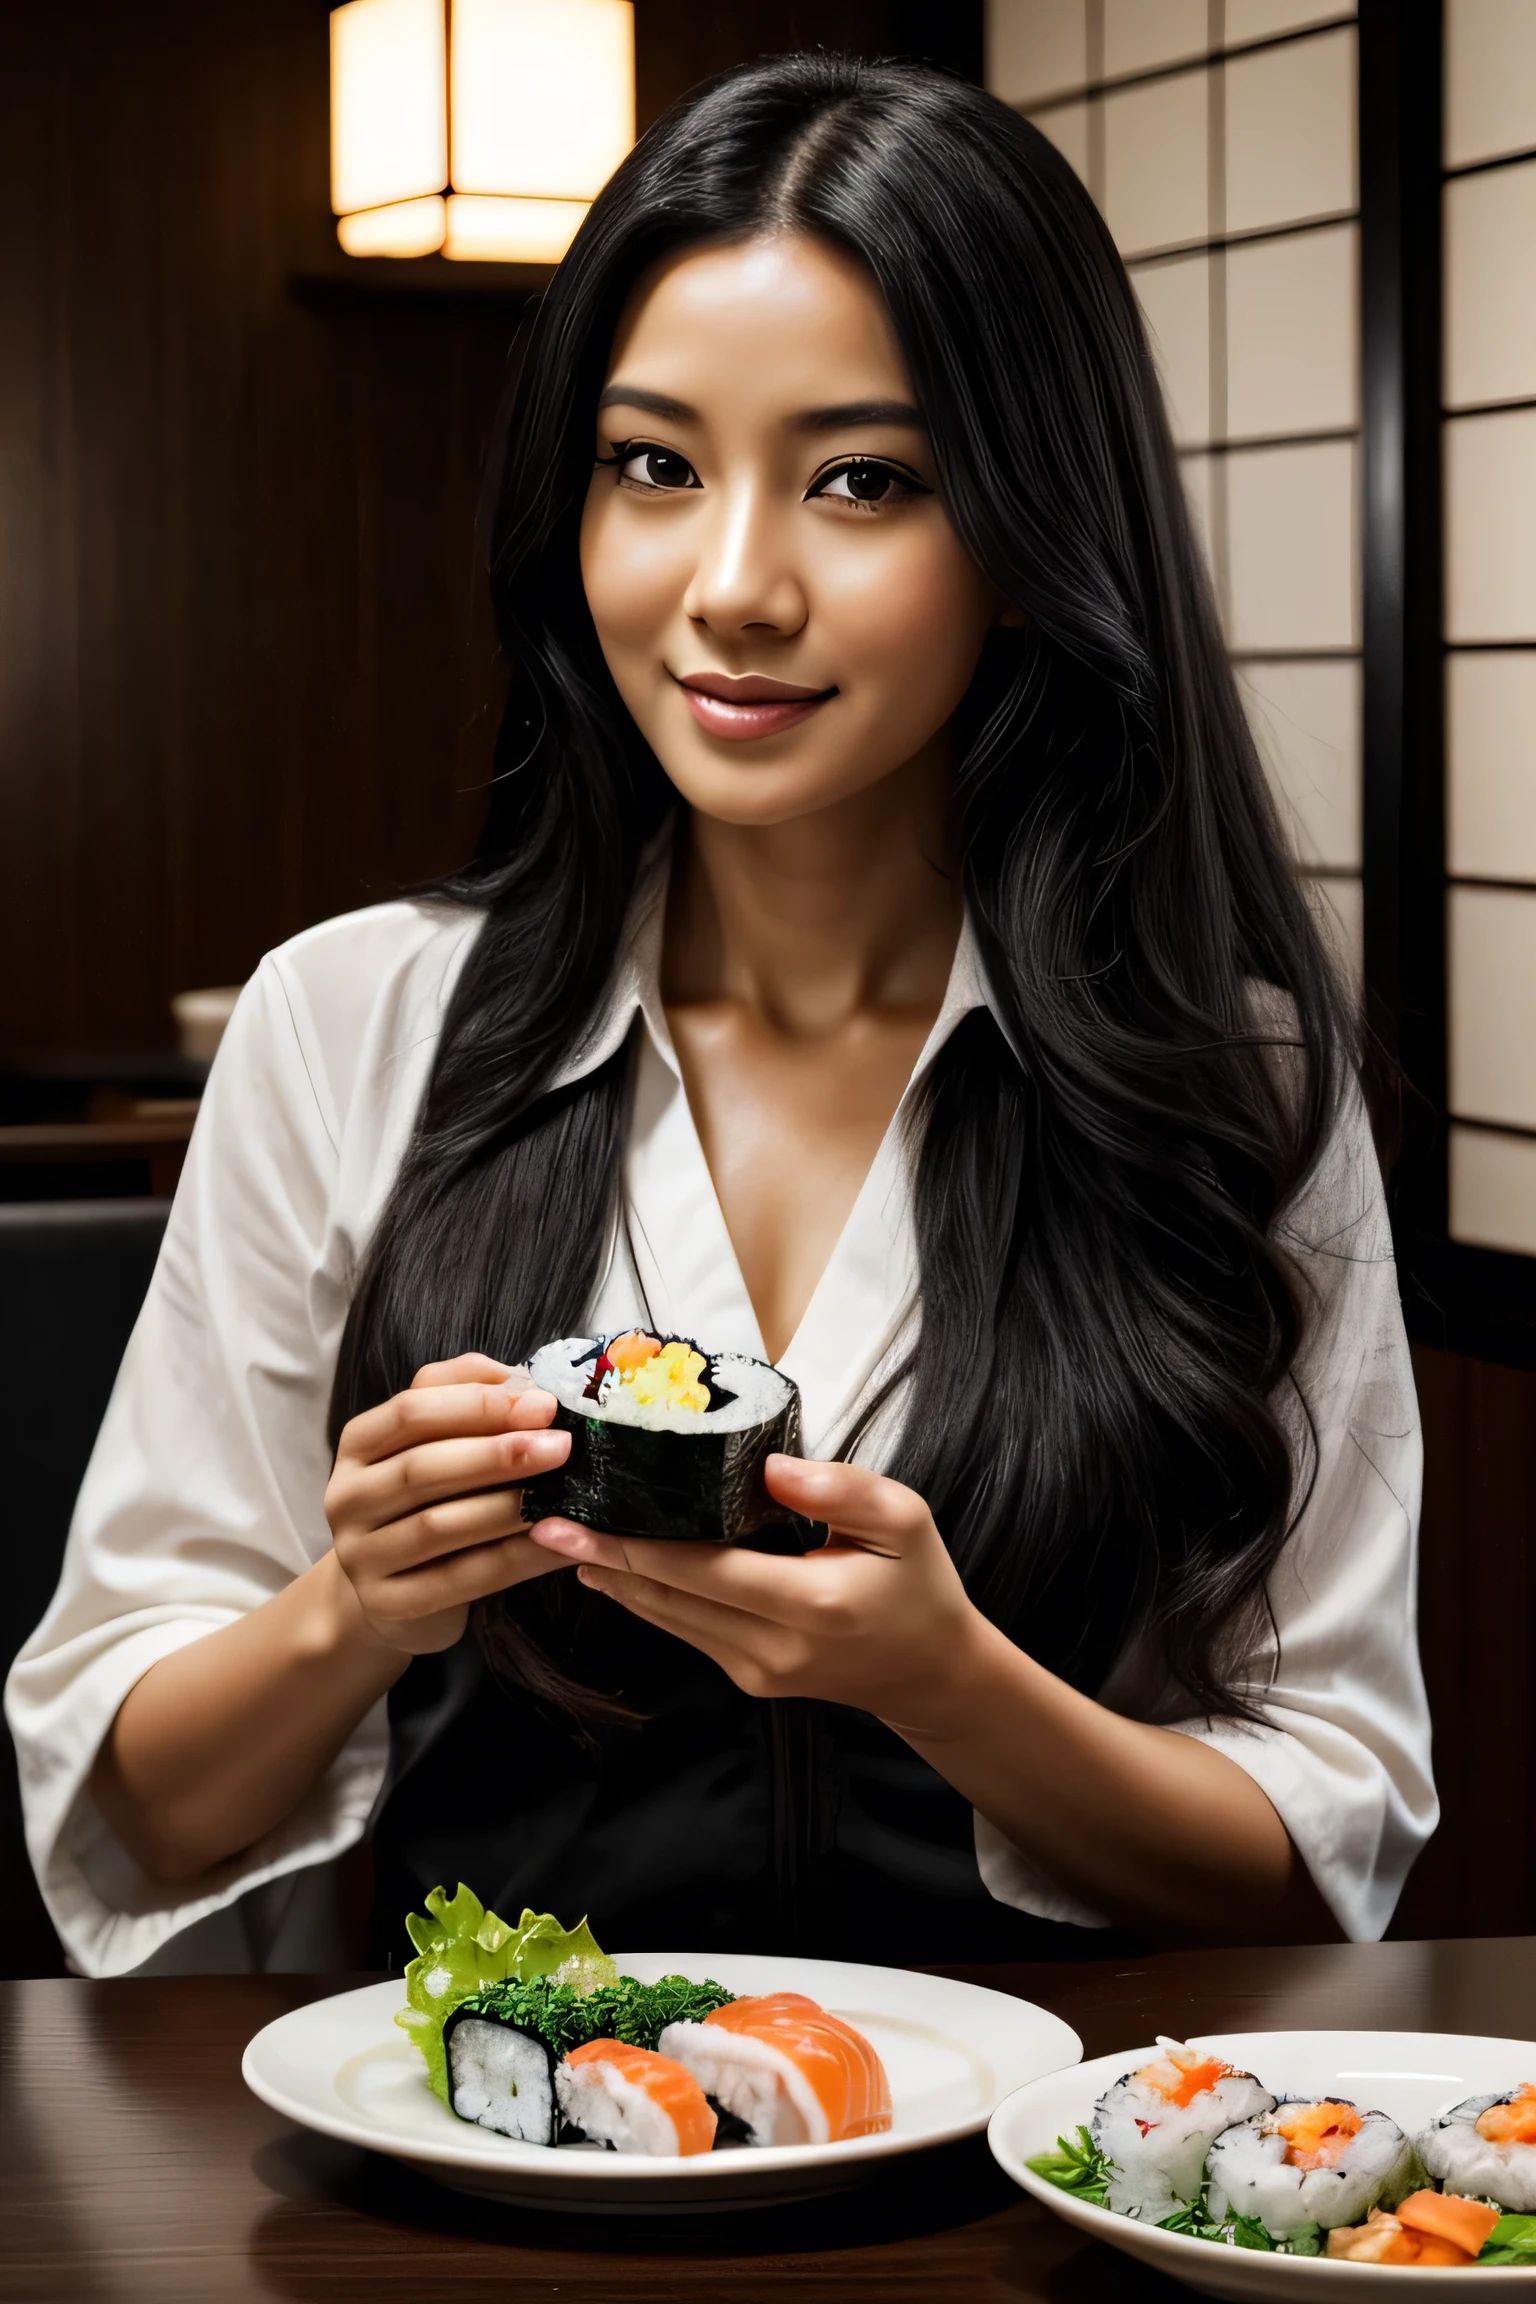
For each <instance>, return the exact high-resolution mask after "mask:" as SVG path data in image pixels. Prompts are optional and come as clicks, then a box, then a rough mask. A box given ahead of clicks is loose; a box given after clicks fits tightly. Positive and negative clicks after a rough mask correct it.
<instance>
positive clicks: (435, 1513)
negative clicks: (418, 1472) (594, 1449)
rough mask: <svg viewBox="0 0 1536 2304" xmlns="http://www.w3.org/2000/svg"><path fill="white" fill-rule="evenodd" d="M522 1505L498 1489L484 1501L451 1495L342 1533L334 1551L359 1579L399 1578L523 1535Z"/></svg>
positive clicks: (509, 1490) (511, 1494) (516, 1496)
mask: <svg viewBox="0 0 1536 2304" xmlns="http://www.w3.org/2000/svg"><path fill="white" fill-rule="evenodd" d="M523 1532H524V1530H523V1504H522V1497H521V1495H520V1493H519V1491H518V1490H517V1489H516V1488H496V1489H492V1490H490V1491H489V1492H488V1493H487V1494H485V1495H482V1496H455V1497H451V1498H449V1499H448V1500H447V1501H446V1502H444V1503H441V1504H429V1505H428V1506H427V1507H426V1508H425V1510H424V1511H421V1512H412V1513H410V1514H409V1515H408V1516H407V1517H406V1518H405V1519H403V1520H391V1521H389V1522H388V1523H387V1524H386V1525H385V1526H384V1527H382V1528H369V1529H365V1530H358V1531H354V1530H349V1529H345V1528H344V1529H342V1530H341V1531H340V1532H339V1534H338V1535H337V1537H336V1539H335V1541H336V1548H337V1551H338V1552H339V1553H340V1555H341V1558H342V1562H343V1564H344V1565H346V1566H349V1567H351V1568H352V1569H353V1570H354V1571H355V1572H356V1573H357V1574H358V1575H363V1576H369V1577H378V1576H398V1575H400V1574H402V1573H403V1572H404V1571H405V1570H407V1569H410V1568H419V1567H422V1566H424V1565H425V1564H426V1563H427V1562H428V1561H431V1560H440V1559H442V1558H444V1557H445V1555H446V1554H448V1553H450V1552H463V1551H467V1550H469V1549H471V1548H472V1547H473V1546H474V1545H476V1544H489V1543H491V1542H493V1541H497V1540H499V1539H500V1538H501V1537H503V1536H512V1535H522V1534H523Z"/></svg>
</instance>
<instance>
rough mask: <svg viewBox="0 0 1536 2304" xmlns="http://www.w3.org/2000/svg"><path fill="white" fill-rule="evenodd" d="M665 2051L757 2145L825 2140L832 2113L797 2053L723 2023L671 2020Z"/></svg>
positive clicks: (661, 2042) (661, 2046)
mask: <svg viewBox="0 0 1536 2304" xmlns="http://www.w3.org/2000/svg"><path fill="white" fill-rule="evenodd" d="M656 2046H657V2049H658V2051H659V2053H660V2054H661V2055H663V2056H673V2057H675V2058H676V2059H677V2061H678V2063H679V2064H684V2065H686V2066H687V2068H688V2070H689V2071H690V2072H691V2073H692V2074H693V2076H694V2078H695V2080H697V2082H698V2084H699V2086H700V2087H701V2088H702V2089H703V2091H704V2093H705V2095H706V2096H712V2097H713V2098H714V2100H715V2102H716V2103H717V2104H718V2105H719V2106H720V2108H721V2110H722V2111H724V2112H729V2113H731V2114H733V2115H734V2117H735V2118H736V2119H738V2120H741V2121H744V2122H745V2124H746V2127H747V2129H748V2131H749V2141H750V2142H751V2143H753V2144H825V2142H826V2141H827V2136H828V2134H829V2128H828V2123H827V2115H826V2112H825V2110H824V2109H823V2106H822V2103H821V2100H820V2098H819V2097H818V2096H817V2094H816V2091H815V2089H814V2088H813V2087H812V2086H811V2084H810V2082H809V2081H808V2080H807V2079H806V2077H805V2074H804V2073H803V2072H802V2071H801V2069H800V2067H799V2065H798V2064H797V2063H796V2062H795V2060H794V2058H793V2057H792V2056H788V2055H786V2054H785V2052H784V2050H783V2049H782V2048H775V2047H774V2045H773V2043H772V2042H771V2041H769V2040H756V2039H753V2038H751V2037H750V2036H749V2035H748V2034H746V2033H744V2032H731V2031H728V2030H727V2029H726V2027H725V2026H724V2025H723V2024H686V2023H678V2024H669V2025H668V2026H667V2028H666V2030H665V2031H664V2032H663V2033H662V2035H661V2038H660V2039H659V2040H658V2041H657V2043H656Z"/></svg>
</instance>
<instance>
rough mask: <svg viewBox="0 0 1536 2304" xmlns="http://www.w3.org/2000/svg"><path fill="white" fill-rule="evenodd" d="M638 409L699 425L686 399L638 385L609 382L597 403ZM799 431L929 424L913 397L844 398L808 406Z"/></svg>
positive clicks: (916, 427) (917, 427) (797, 425)
mask: <svg viewBox="0 0 1536 2304" xmlns="http://www.w3.org/2000/svg"><path fill="white" fill-rule="evenodd" d="M620 407H622V408H639V409H640V410H642V411H643V413H644V414H645V415H647V416H658V417H660V419H661V421H662V422H663V423H664V424H697V423H698V421H699V412H698V410H697V409H696V408H690V407H689V405H688V403H687V401H686V400H674V399H672V398H671V397H670V396H669V395H668V394H667V393H665V392H647V391H646V390H645V388H644V387H643V386H642V385H639V384H610V385H609V386H608V388H607V390H606V391H605V392H604V393H603V396H602V398H601V399H600V400H599V401H598V403H597V409H598V414H599V415H601V414H602V412H603V410H604V409H605V408H620ZM793 422H794V426H795V429H796V431H797V432H843V431H848V430H850V429H852V428H854V427H856V426H858V425H860V424H898V425H901V426H903V427H904V428H905V429H906V430H907V431H910V432H925V431H926V430H927V426H926V425H925V424H924V422H923V419H922V417H921V415H920V414H919V413H918V411H917V409H916V408H914V407H913V405H912V403H911V401H910V400H845V401H843V402H841V403H840V404H839V405H838V406H837V407H834V408H807V409H806V410H805V412H804V414H803V415H800V416H796V417H795V418H794V419H793Z"/></svg>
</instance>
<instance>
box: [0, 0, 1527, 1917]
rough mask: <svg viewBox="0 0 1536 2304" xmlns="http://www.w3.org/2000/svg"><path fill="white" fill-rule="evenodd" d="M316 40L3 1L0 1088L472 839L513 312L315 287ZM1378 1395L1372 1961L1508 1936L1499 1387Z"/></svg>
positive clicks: (680, 72) (697, 55)
mask: <svg viewBox="0 0 1536 2304" xmlns="http://www.w3.org/2000/svg"><path fill="white" fill-rule="evenodd" d="M636 16H637V46H638V65H639V110H640V123H641V125H642V127H643V126H644V125H645V124H646V123H647V122H648V121H649V120H650V119H652V118H654V117H655V115H656V114H657V113H658V112H659V111H660V110H661V109H662V108H663V107H664V105H665V104H666V103H667V102H669V101H670V100H671V99H672V98H673V97H674V96H676V95H678V94H680V93H681V92H682V91H683V90H684V89H685V88H686V87H688V86H690V85H691V84H692V83H693V82H695V81H696V80H698V79H699V78H701V77H703V76H704V75H705V74H706V73H708V72H710V71H713V70H716V69H721V68H724V67H726V66H728V65H730V64H733V63H736V62H738V61H740V60H742V59H743V58H746V57H749V56H752V55H755V54H758V53H762V52H765V51H770V50H773V49H777V48H783V47H787V46H793V45H797V44H800V43H803V42H807V41H821V42H824V43H826V44H828V45H844V46H848V47H850V48H854V49H856V50H860V51H864V52H867V53H881V52H887V53H889V52H897V53H917V54H923V55H927V56H930V57H933V58H935V59H937V60H941V61H945V62H949V63H951V64H953V65H955V66H957V67H958V68H960V69H962V70H967V71H969V72H971V73H973V74H974V75H976V76H978V77H979V73H980V63H981V53H980V51H981V10H980V5H979V0H937V4H935V5H931V6H928V7H920V6H916V5H912V4H910V0H909V4H907V5H900V4H897V0H888V4H882V0H832V4H829V5H824V6H806V7H802V8H798V9H797V8H793V7H790V6H785V5H774V4H772V0H750V4H746V5H743V4H740V0H731V4H729V5H726V4H723V0H722V4H717V5H698V6H690V5H687V4H685V0H638V6H637V10H636ZM326 18H327V8H326V6H325V4H324V0H33V4H23V0H0V39H3V54H0V218H3V220H4V222H3V227H0V1051H5V1052H9V1053H11V1054H13V1055H14V1054H17V1053H22V1052H28V1051H31V1052H35V1053H36V1054H38V1055H40V1056H49V1055H55V1054H57V1053H58V1052H60V1051H65V1052H67V1051H70V1050H78V1049H82V1048H88V1049H94V1050H113V1049H117V1050H130V1049H146V1048H153V1047H156V1046H168V1045H169V1043H170V1040H171V1029H170V1019H169V1014H168V1009H167V1002H168V1000H169V998H170V995H171V994H172V993H173V992H174V991H177V990H180V989H182V988H184V987H186V986H190V985H198V984H212V983H221V982H233V981H237V980H239V979H241V978H243V977H244V976H246V975H247V974H248V973H249V972H250V970H251V968H252V967H253V966H254V964H255V962H256V960H257V959H258V957H259V956H260V954H261V953H262V952H263V951H264V950H265V949H266V948H267V947H268V946H270V945H272V944H274V943H276V942H278V941H279V940H280V939H282V938H283V937H285V936H288V935H291V934H292V933H293V932H294V931H295V930H297V929H299V928H301V927H303V926H305V925H306V924H307V923H309V922H311V921H313V920H317V919H320V918H323V917H324V916H325V915H327V914H328V913H332V912H336V911H341V910H344V909H346V908H348V907H350V906H353V905H356V904H361V903H365V902H367V901H369V900H371V899H374V898H378V897H381V896H387V895H389V894H391V893H392V892H394V891H395V890H396V889H398V888H399V887H401V886H402V885H408V884H410V883H412V882H414V881H417V880H420V879H422V878H425V877H427V876H429V875H431V874H433V873H434V872H436V871H438V870H440V869H442V868H443V867H444V866H446V865H447V864H448V863H450V862H451V861H452V860H453V859H455V858H456V857H458V856H460V855H462V854H463V852H464V850H465V848H466V846H467V844H468V842H469V841H470V839H471V838H472V836H473V833H474V829H475V826H476V823H477V821H478V816H479V811H480V806H481V797H480V795H481V789H482V786H483V779H484V775H485V772H486V767H485V763H486V757H487V745H488V735H489V720H490V715H491V712H492V710H493V708H494V698H495V692H496V690H495V667H494V662H493V656H492V650H491V645H490V639H489V633H488V627H487V623H486V619H485V615H484V610H483V606H482V603H481V592H482V586H481V583H480V578H479V573H478V570H477V567H476V562H475V552H474V541H473V514H474V503H475V496H476V489H477V482H478V475H479V467H480V458H481V451H482V444H483V442H484V440H485V437H486V434H487V431H488V428H489V426H490V423H491V420H492V417H493V414H494V410H495V407H496V405H497V401H498V397H499V394H500V390H501V385H502V380H503V374H504V368H505V360H506V349H507V345H508V343H509V341H510V338H511V334H512V329H513V326H514V324H515V320H516V305H515V303H514V302H512V301H510V300H508V299H507V298H505V297H501V298H497V297H488V296H485V295H477V294H475V293H473V292H472V290H471V288H470V287H469V285H468V283H467V282H466V285H465V287H464V289H463V290H462V291H460V292H459V293H456V294H452V295H436V296H432V295H417V296H412V295H403V294H401V293H399V292H396V293H387V292H385V293H374V292H373V291H371V290H369V289H359V288H358V287H357V286H356V285H355V279H356V277H357V276H353V281H354V284H353V285H351V286H337V285H336V281H337V278H338V275H340V276H343V277H345V276H346V266H345V260H343V259H341V258H340V257H339V255H338V252H337V250H336V246H335V240H334V235H333V229H332V225H331V220H330V215H329V202H328V155H327V142H328V109H327V107H328V85H327V83H328V49H327V26H326ZM1416 1362H1417V1366H1418V1372H1419V1380H1420V1389H1421V1396H1422V1401H1423V1407H1424V1416H1425V1430H1426V1455H1427V1464H1428V1472H1427V1482H1426V1505H1425V1518H1424V1549H1425V1567H1424V1605H1423V1636H1424V1648H1425V1660H1426V1670H1427V1672H1428V1676H1429V1680H1430V1686H1431V1694H1432V1699H1433V1702H1434V1706H1435V1714H1436V1723H1437V1767H1438V1770H1439V1774H1440V1778H1441V1787H1442V1793H1443V1796H1444V1798H1445V1804H1446V1822H1445V1825H1444V1826H1443V1828H1442V1831H1441V1833H1440V1835H1439V1836H1438V1838H1437V1840H1436V1841H1435V1843H1434V1844H1433V1845H1432V1847H1431V1849H1430V1851H1429V1853H1428V1855H1427V1856H1426V1857H1425V1859H1424V1860H1423V1861H1422V1863H1421V1864H1420V1866H1419V1868H1418V1871H1417V1873H1416V1874H1415V1876H1414V1879H1413V1880H1412V1881H1411V1882H1410V1884H1409V1889H1408V1893H1407V1896H1406V1898H1405V1900H1404V1904H1403V1907H1402V1911H1401V1913H1400V1915H1399V1919H1398V1922H1397V1923H1396V1926H1395V1929H1394V1933H1398V1934H1413V1933H1423V1934H1452V1933H1465V1934H1483V1933H1495V1932H1502V1931H1517V1930H1524V1929H1527V1928H1531V1927H1533V1926H1536V1834H1533V1831H1532V1828H1531V1805H1532V1804H1531V1792H1532V1786H1531V1781H1530V1779H1531V1772H1532V1764H1531V1760H1530V1758H1529V1753H1530V1748H1531V1709H1532V1707H1531V1694H1532V1673H1531V1661H1530V1660H1531V1655H1532V1634H1533V1632H1536V1587H1533V1578H1532V1573H1531V1568H1530V1565H1529V1564H1530V1562H1531V1559H1532V1549H1533V1547H1532V1539H1533V1537H1536V1527H1533V1520H1536V1377H1533V1376H1532V1375H1530V1374H1527V1373H1520V1372H1517V1371H1514V1370H1511V1369H1506V1368H1500V1367H1494V1366H1491V1365H1488V1364H1486V1363H1483V1362H1480V1361H1476V1360H1471V1359H1466V1358H1462V1357H1459V1356H1457V1355H1453V1354H1450V1353H1446V1352H1436V1351H1430V1350H1427V1349H1425V1348H1422V1347H1420V1348H1418V1349H1417V1351H1416ZM17 1534H18V1535H19V1537H20V1540H21V1541H23V1542H24V1541H25V1531H19V1532H17ZM13 1540H15V1538H13Z"/></svg>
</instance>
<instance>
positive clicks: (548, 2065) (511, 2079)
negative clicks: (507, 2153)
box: [443, 2004, 559, 2144]
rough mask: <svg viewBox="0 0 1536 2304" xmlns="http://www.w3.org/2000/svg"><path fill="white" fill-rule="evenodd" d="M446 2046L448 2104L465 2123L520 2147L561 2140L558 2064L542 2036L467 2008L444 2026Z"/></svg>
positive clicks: (487, 2011) (490, 2013)
mask: <svg viewBox="0 0 1536 2304" xmlns="http://www.w3.org/2000/svg"><path fill="white" fill-rule="evenodd" d="M443 2047H444V2050H445V2052H446V2054H447V2058H448V2084H449V2090H450V2095H449V2102H450V2104H451V2106H452V2108H453V2110H454V2111H455V2112H456V2113H457V2114H458V2116H459V2118H460V2119H461V2120H472V2121H474V2122H475V2124H476V2126H477V2127H480V2128H492V2129H494V2130H495V2132H496V2134H497V2135H498V2136H510V2137H511V2138H512V2139H513V2141H514V2143H518V2144H553V2143H555V2142H556V2141H557V2139H558V2136H559V2116H558V2113H557V2110H556V2104H555V2080H554V2069H555V2060H554V2057H553V2056H552V2055H551V2054H550V2048H549V2042H548V2040H547V2039H546V2038H545V2037H544V2035H543V2033H542V2032H540V2031H538V2030H536V2029H535V2028H534V2026H532V2025H527V2024H517V2023H514V2022H513V2021H512V2020H511V2019H510V2017H506V2016H502V2015H500V2014H498V2013H497V2011H496V2010H495V2009H494V2008H482V2007H478V2006H476V2005H474V2004H468V2005H465V2006H463V2007H459V2008H455V2009H454V2010H453V2011H452V2013H451V2014H450V2015H449V2016H448V2017H447V2019H446V2021H445V2022H444V2025H443Z"/></svg>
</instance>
